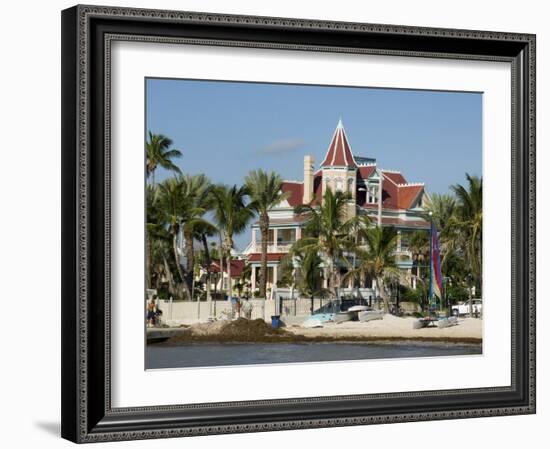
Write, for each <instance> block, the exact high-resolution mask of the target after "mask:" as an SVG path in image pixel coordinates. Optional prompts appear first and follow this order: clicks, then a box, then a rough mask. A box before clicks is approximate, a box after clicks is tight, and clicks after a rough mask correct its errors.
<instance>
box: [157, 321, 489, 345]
mask: <svg viewBox="0 0 550 449" xmlns="http://www.w3.org/2000/svg"><path fill="white" fill-rule="evenodd" d="M200 342H205V343H206V342H217V343H323V342H325V343H329V342H330V343H337V342H342V343H366V342H375V343H381V344H384V343H386V344H395V343H407V342H408V343H413V342H414V343H437V344H441V343H458V344H476V345H477V344H480V343H481V340H480V339H478V338H460V339H457V338H450V337H412V338H411V337H407V338H404V337H375V336H361V335H348V336H329V335H326V336H321V335H318V336H306V335H302V334H300V333H294V332H290V331H287V330H285V329H281V328H278V329H274V328H273V327H271V325H270V324H269V323H266V322H265V321H264V320H262V319H256V320H247V319H245V318H238V319H237V320H234V321H229V320H219V321H213V322H209V323H198V324H193V325H190V326H186V327H185V328H182V329H181V333H179V334H178V335H174V336H173V337H170V338H169V339H168V340H166V341H165V342H163V343H160V344H163V345H181V344H186V343H200Z"/></svg>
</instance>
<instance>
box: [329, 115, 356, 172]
mask: <svg viewBox="0 0 550 449" xmlns="http://www.w3.org/2000/svg"><path fill="white" fill-rule="evenodd" d="M330 166H339V167H354V168H356V167H357V164H356V163H355V159H354V158H353V154H352V152H351V147H350V145H349V142H348V139H347V137H346V132H345V131H344V126H343V125H342V121H341V120H340V121H339V122H338V126H337V127H336V131H334V135H333V136H332V140H331V142H330V145H329V147H328V150H327V154H326V156H325V160H324V161H323V163H322V164H321V167H330Z"/></svg>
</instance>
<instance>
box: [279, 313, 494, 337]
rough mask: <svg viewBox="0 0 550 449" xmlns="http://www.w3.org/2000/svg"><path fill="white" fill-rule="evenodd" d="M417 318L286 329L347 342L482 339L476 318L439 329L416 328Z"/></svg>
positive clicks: (348, 322) (391, 318)
mask: <svg viewBox="0 0 550 449" xmlns="http://www.w3.org/2000/svg"><path fill="white" fill-rule="evenodd" d="M416 320H417V319H416V318H412V317H403V318H399V317H396V316H393V315H384V318H383V319H381V320H374V321H369V322H367V323H362V322H359V321H346V322H343V323H338V324H336V323H325V324H324V325H323V327H320V328H313V329H305V328H303V327H300V326H289V327H285V330H287V331H289V332H292V333H293V334H296V335H302V336H305V337H312V338H314V337H336V338H339V339H345V338H346V337H349V338H350V339H354V338H357V337H362V338H380V339H384V338H389V339H395V338H402V339H434V340H438V339H443V340H447V339H449V340H451V339H453V340H455V339H456V340H457V341H460V340H466V339H479V340H481V339H482V336H483V320H480V319H476V318H460V319H459V320H458V324H457V325H456V326H451V327H447V328H442V329H439V328H438V327H436V326H434V327H427V328H423V329H413V322H415V321H416Z"/></svg>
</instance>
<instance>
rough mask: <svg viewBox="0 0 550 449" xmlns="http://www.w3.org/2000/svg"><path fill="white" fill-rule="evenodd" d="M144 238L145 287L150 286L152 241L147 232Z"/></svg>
mask: <svg viewBox="0 0 550 449" xmlns="http://www.w3.org/2000/svg"><path fill="white" fill-rule="evenodd" d="M145 238H146V242H147V243H146V249H145V251H146V254H145V288H151V287H152V285H151V261H152V259H153V242H152V240H151V236H150V235H149V233H147V235H146V236H145Z"/></svg>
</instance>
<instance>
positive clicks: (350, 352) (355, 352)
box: [146, 343, 482, 369]
mask: <svg viewBox="0 0 550 449" xmlns="http://www.w3.org/2000/svg"><path fill="white" fill-rule="evenodd" d="M481 353H482V349H481V345H458V344H434V343H415V344H372V343H297V344H294V343H269V344H261V343H260V344H259V343H253V344H249V343H223V344H218V343H192V344H185V345H181V346H168V345H163V344H150V345H147V349H146V367H147V369H155V368H191V367H206V366H230V365H257V364H266V363H300V362H329V361H342V360H365V359H393V358H408V357H412V358H417V357H439V356H454V355H476V354H481Z"/></svg>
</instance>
